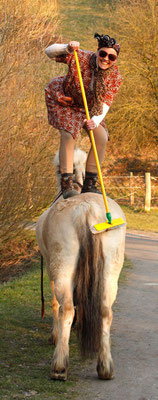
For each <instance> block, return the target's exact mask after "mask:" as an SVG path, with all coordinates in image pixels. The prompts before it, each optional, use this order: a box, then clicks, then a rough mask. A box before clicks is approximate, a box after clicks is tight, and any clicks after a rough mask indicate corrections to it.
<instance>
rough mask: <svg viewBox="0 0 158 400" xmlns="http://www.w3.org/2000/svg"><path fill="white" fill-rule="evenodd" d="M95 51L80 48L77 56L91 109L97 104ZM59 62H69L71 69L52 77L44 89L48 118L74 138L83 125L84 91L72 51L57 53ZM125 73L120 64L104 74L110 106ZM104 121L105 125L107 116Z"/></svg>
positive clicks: (106, 94)
mask: <svg viewBox="0 0 158 400" xmlns="http://www.w3.org/2000/svg"><path fill="white" fill-rule="evenodd" d="M94 56H95V53H94V52H92V51H83V50H79V51H78V58H79V63H80V68H81V73H82V79H83V84H84V88H85V92H86V98H87V104H88V109H89V111H91V109H92V108H93V104H94V97H95V93H94V79H96V78H95V76H96V75H97V74H95V71H94V70H95V69H96V67H94V63H93V62H91V61H92V59H94ZM55 60H56V62H62V63H65V64H67V65H68V73H67V75H65V76H60V77H57V78H54V79H52V80H51V81H50V82H49V84H48V86H47V87H46V89H45V99H46V105H47V111H48V121H49V123H50V124H51V125H53V126H54V127H55V128H57V129H59V130H62V129H63V130H66V131H68V132H70V133H71V135H72V136H73V138H74V139H75V138H76V137H77V135H78V133H79V131H80V130H81V129H82V128H83V125H84V120H85V119H86V114H85V110H84V104H83V100H82V93H81V89H80V83H79V78H78V72H77V67H76V62H75V57H74V54H73V53H67V54H63V55H60V56H57V57H55ZM121 82H122V77H121V75H120V72H119V69H118V67H117V65H114V66H113V67H111V68H109V70H108V73H107V75H105V79H104V84H105V87H106V90H105V95H104V99H103V101H104V103H106V104H107V105H108V106H109V107H110V106H111V104H112V102H113V100H114V97H115V95H116V93H117V91H118V89H119V87H120V84H121ZM101 125H102V126H104V127H105V128H106V125H105V122H104V120H103V121H102V122H101Z"/></svg>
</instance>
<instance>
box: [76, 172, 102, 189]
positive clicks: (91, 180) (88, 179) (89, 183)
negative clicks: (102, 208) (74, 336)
mask: <svg viewBox="0 0 158 400" xmlns="http://www.w3.org/2000/svg"><path fill="white" fill-rule="evenodd" d="M96 183H97V174H96V173H93V172H86V176H85V180H84V182H83V187H82V192H81V193H86V192H93V193H98V194H101V192H99V190H98V189H97V187H96Z"/></svg>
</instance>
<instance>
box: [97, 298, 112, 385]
mask: <svg viewBox="0 0 158 400" xmlns="http://www.w3.org/2000/svg"><path fill="white" fill-rule="evenodd" d="M111 323H112V310H111V307H108V306H107V305H106V304H104V305H103V328H102V329H103V331H102V338H101V343H100V348H99V354H98V363H97V372H98V377H99V378H100V379H113V377H114V374H113V361H112V356H111V350H110V327H111Z"/></svg>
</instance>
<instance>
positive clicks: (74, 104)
mask: <svg viewBox="0 0 158 400" xmlns="http://www.w3.org/2000/svg"><path fill="white" fill-rule="evenodd" d="M94 37H95V38H96V39H97V40H98V48H97V52H96V53H94V52H93V51H84V50H81V49H79V47H80V44H79V42H75V41H71V42H69V43H68V44H53V45H51V46H49V47H47V49H46V50H45V52H46V54H47V56H48V57H49V58H52V59H55V60H56V62H62V63H65V64H67V65H68V68H69V69H68V73H67V75H66V76H60V77H57V78H54V79H52V80H51V82H50V83H49V84H48V86H47V87H46V89H45V95H46V105H47V110H48V121H49V123H50V124H51V125H53V126H54V127H55V128H57V129H59V131H60V134H61V141H60V150H59V161H60V171H61V188H62V193H63V197H64V199H66V198H68V197H71V196H74V195H76V194H78V191H77V190H76V189H75V185H74V184H73V181H72V176H73V154H74V147H75V139H76V137H77V135H78V133H79V132H80V130H81V129H82V128H84V129H86V131H88V132H89V130H91V129H92V130H93V134H94V139H95V143H96V148H97V153H98V158H99V162H100V165H101V163H102V162H103V159H104V155H105V148H106V143H107V141H108V131H107V128H106V125H105V122H104V118H105V116H106V114H107V112H108V110H109V107H110V106H111V104H112V102H113V100H114V98H115V95H116V93H117V91H118V89H119V87H120V85H121V82H122V77H121V74H120V72H119V69H118V66H117V58H118V54H119V51H120V46H119V44H118V43H117V42H116V40H115V39H113V38H111V37H110V36H109V35H105V36H104V35H99V34H98V33H96V34H95V35H94ZM74 50H76V51H77V52H78V58H79V63H80V68H81V73H82V79H83V84H84V88H85V93H86V98H87V103H88V108H89V112H90V118H91V119H90V120H87V119H86V114H85V110H84V104H83V100H82V93H81V89H80V83H79V78H78V73H77V67H76V62H75V57H74ZM96 180H97V166H96V162H95V157H94V153H93V149H92V146H91V149H90V152H89V154H88V158H87V163H86V175H85V180H84V183H83V188H82V193H85V192H96V193H97V188H96Z"/></svg>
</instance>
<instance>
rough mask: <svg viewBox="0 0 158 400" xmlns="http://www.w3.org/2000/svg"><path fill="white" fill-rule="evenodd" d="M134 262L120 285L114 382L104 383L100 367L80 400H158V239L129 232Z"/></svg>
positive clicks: (88, 368) (91, 367)
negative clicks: (99, 372)
mask: <svg viewBox="0 0 158 400" xmlns="http://www.w3.org/2000/svg"><path fill="white" fill-rule="evenodd" d="M126 255H127V257H128V258H130V259H131V260H132V262H133V268H132V269H131V270H130V271H129V272H128V273H127V280H126V282H125V283H124V284H121V285H120V288H119V293H118V297H117V302H116V304H115V312H114V320H113V324H112V335H111V336H112V355H113V360H114V367H115V379H114V380H113V381H100V380H98V379H97V375H96V372H95V367H96V365H95V364H96V363H94V361H93V362H90V363H89V362H88V363H87V365H85V366H84V368H83V369H82V366H81V370H78V371H77V374H79V375H80V374H81V380H80V385H79V393H80V394H79V396H78V400H81V399H83V400H84V399H85V400H86V399H87V400H88V399H91V400H96V399H99V400H158V234H151V235H150V234H144V233H141V232H140V233H139V234H138V232H133V231H132V232H129V231H128V233H127V235H126Z"/></svg>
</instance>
